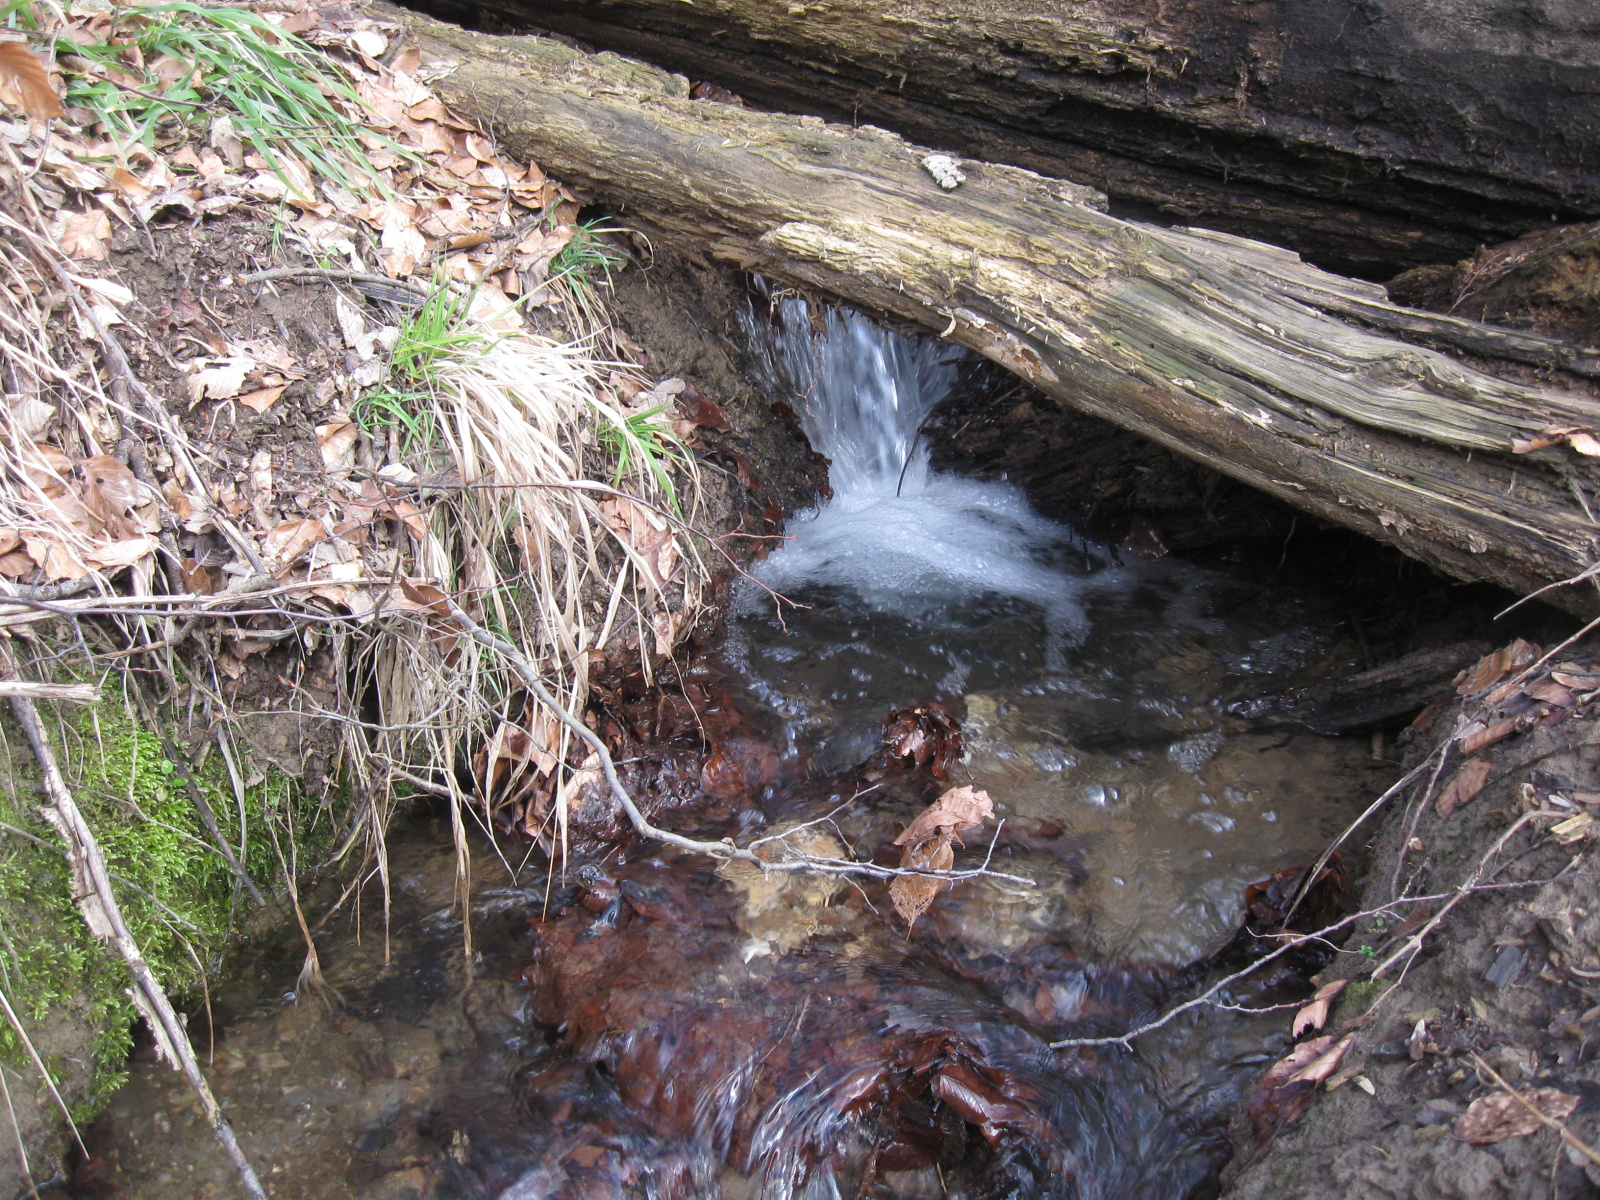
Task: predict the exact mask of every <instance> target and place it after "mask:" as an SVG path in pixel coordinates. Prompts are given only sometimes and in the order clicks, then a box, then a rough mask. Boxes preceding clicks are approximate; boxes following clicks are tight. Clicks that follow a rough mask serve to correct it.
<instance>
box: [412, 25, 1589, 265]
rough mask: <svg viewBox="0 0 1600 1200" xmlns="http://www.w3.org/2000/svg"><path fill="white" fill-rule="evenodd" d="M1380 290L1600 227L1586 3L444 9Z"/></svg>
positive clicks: (492, 27) (505, 29) (486, 26)
mask: <svg viewBox="0 0 1600 1200" xmlns="http://www.w3.org/2000/svg"><path fill="white" fill-rule="evenodd" d="M421 6H422V7H426V8H429V9H430V11H433V12H435V13H436V14H437V15H440V16H444V17H447V18H449V19H452V20H460V21H463V22H465V23H467V24H469V25H475V26H476V27H478V28H488V29H492V30H501V31H508V30H512V29H518V30H519V31H520V30H525V29H532V30H552V31H556V32H559V33H562V34H566V35H570V36H573V37H576V38H581V39H585V40H587V41H589V42H592V43H593V44H595V45H597V46H600V47H602V48H607V49H614V50H618V51H621V52H623V53H626V54H632V55H637V56H638V57H641V58H644V59H646V60H648V61H651V62H656V63H660V64H662V65H664V66H667V67H668V68H670V69H672V70H677V71H682V72H685V73H686V74H688V75H689V76H690V77H691V78H692V79H697V80H707V81H710V82H712V83H715V84H718V85H720V86H723V87H726V88H731V89H733V90H734V91H735V92H737V93H739V94H740V95H742V96H745V97H746V98H748V99H749V100H751V101H752V102H754V103H757V104H761V105H764V106H766V107H770V108H777V109H783V110H787V111H793V112H807V113H814V114H818V115H822V116H826V117H828V118H830V119H833V120H839V121H845V122H850V123H855V122H872V123H874V124H877V125H881V126H884V127H885V128H888V129H893V130H895V131H896V132H898V133H901V134H903V135H904V136H906V137H908V138H911V139H913V140H915V141H917V142H919V143H922V144H925V145H929V146H934V147H938V148H940V149H947V150H951V151H954V152H957V153H963V154H967V155H970V156H971V157H974V158H982V159H986V160H989V161H993V162H1006V163H1012V164H1015V165H1018V166H1023V167H1028V168H1030V169H1032V170H1036V171H1039V172H1040V173H1042V174H1046V175H1052V176H1057V177H1060V178H1064V179H1071V180H1075V181H1077V182H1079V183H1083V184H1087V185H1090V186H1093V187H1096V188H1099V189H1101V190H1102V191H1105V192H1106V193H1107V194H1108V195H1110V197H1111V198H1112V200H1113V203H1118V202H1124V203H1128V204H1132V205H1138V206H1148V208H1149V209H1150V210H1151V211H1158V212H1160V213H1162V214H1166V215H1167V216H1168V217H1170V218H1171V219H1174V220H1177V221H1181V222H1184V223H1192V224H1200V225H1206V226H1208V227H1211V228H1217V229H1223V230H1226V231H1230V232H1233V233H1237V234H1242V235H1245V236H1249V237H1254V238H1260V239H1263V240H1265V241H1270V242H1273V243H1275V244H1278V245H1285V246H1289V247H1292V248H1293V249H1295V250H1298V251H1300V252H1302V253H1304V254H1306V255H1307V257H1308V258H1310V259H1311V260H1312V261H1316V262H1319V263H1321V264H1323V265H1326V266H1329V267H1332V268H1334V269H1338V270H1343V271H1347V272H1351V273H1355V274H1362V275H1366V276H1367V277H1371V278H1380V277H1387V276H1388V275H1391V274H1394V273H1395V272H1396V271H1397V270H1400V269H1404V268H1406V267H1411V266H1416V265H1419V264H1421V263H1426V262H1440V261H1453V260H1455V259H1458V258H1462V257H1465V256H1466V255H1467V254H1470V253H1471V252H1472V251H1473V250H1474V249H1475V248H1476V247H1477V246H1478V245H1481V244H1484V243H1495V242H1500V241H1504V240H1506V239H1508V238H1511V237H1514V236H1516V235H1518V234H1521V233H1523V232H1525V231H1527V230H1529V229H1532V228H1536V227H1540V226H1544V225H1549V224H1555V223H1557V222H1558V221H1570V220H1578V219H1582V218H1583V217H1586V216H1595V215H1600V15H1597V10H1596V9H1595V7H1594V6H1593V5H1592V4H1589V3H1585V2H1583V0H1567V2H1565V3H1553V4H1550V3H1547V4H1538V5H1525V4H1515V5H1511V4H1504V3H1500V2H1498V0H1363V2H1362V3H1359V4H1355V3H1349V2H1346V0H1339V2H1337V3H1336V2H1334V0H1292V2H1287V0H1279V2H1267V3H1253V4H1223V3H1199V4H1178V5H1174V4H1170V3H1167V2H1166V0H1073V2H1072V3H1070V4H1069V3H1066V2H1064V0H1015V2H1008V3H1006V4H1004V5H996V4H965V3H952V2H951V0H858V2H853V3H850V4H839V3H836V2H835V0H796V2H794V3H786V4H774V3H770V2H769V0H695V2H692V3H685V2H684V0H538V2H537V3H535V2H534V0H422V3H421Z"/></svg>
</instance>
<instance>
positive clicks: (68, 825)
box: [11, 697, 267, 1200]
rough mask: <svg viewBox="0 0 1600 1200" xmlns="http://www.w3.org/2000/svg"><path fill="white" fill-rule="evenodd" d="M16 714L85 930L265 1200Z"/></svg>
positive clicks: (22, 715) (88, 843)
mask: <svg viewBox="0 0 1600 1200" xmlns="http://www.w3.org/2000/svg"><path fill="white" fill-rule="evenodd" d="M11 711H12V713H13V714H14V715H15V717H16V719H17V724H18V725H20V726H21V727H22V732H23V735H24V736H25V737H26V738H27V739H28V745H29V746H30V747H31V748H32V749H33V753H34V757H35V758H36V759H38V762H39V771H40V774H41V775H42V776H43V777H44V786H45V793H46V795H48V796H49V797H50V801H51V803H50V805H49V806H48V807H46V808H43V809H41V810H40V811H41V814H42V815H43V816H44V818H45V820H47V821H48V822H49V823H50V825H51V826H52V827H53V828H54V829H55V830H56V832H57V833H59V834H60V835H61V837H62V838H63V839H64V840H65V842H66V844H67V847H68V862H69V863H70V864H71V868H72V876H73V886H74V893H75V895H76V897H77V903H78V911H79V912H80V913H81V914H82V916H83V919H84V923H85V924H86V925H88V927H89V931H90V932H91V933H93V934H94V935H95V937H97V938H99V939H100V940H101V941H104V942H109V943H110V944H111V945H112V946H113V947H114V948H115V949H116V951H117V953H118V954H120V955H121V956H122V960H123V961H124V962H125V963H126V964H127V966H128V972H129V974H130V975H132V976H133V984H134V986H133V991H132V996H133V1000H134V1003H135V1005H136V1006H137V1007H138V1009H139V1010H140V1013H141V1015H142V1016H143V1017H144V1018H145V1020H146V1021H147V1022H148V1023H149V1025H150V1029H151V1031H152V1032H153V1033H154V1034H155V1038H156V1045H157V1047H158V1048H159V1049H160V1051H161V1052H162V1054H163V1055H164V1056H165V1057H167V1058H168V1059H169V1060H170V1061H172V1062H173V1063H174V1064H175V1065H177V1066H178V1067H179V1068H180V1069H181V1070H182V1071H183V1073H184V1075H185V1076H186V1077H187V1079H188V1081H189V1086H190V1087H191V1088H193V1089H194V1092H195V1095H196V1097H198V1099H199V1101H200V1107H201V1110H202V1111H203V1112H204V1113H205V1115H206V1119H207V1121H208V1122H209V1123H210V1125H211V1128H212V1131H213V1132H214V1133H215V1134H216V1137H217V1141H218V1142H219V1143H221V1145H222V1148H223V1150H224V1152H226V1154H227V1155H228V1158H229V1159H230V1160H231V1161H232V1163H233V1166H234V1170H235V1171H236V1172H237V1173H238V1176H239V1182H240V1183H241V1184H242V1185H243V1187H244V1190H245V1191H246V1192H247V1193H248V1194H249V1195H250V1196H251V1197H252V1200H267V1193H266V1191H265V1190H264V1189H263V1188H262V1186H261V1181H260V1180H259V1179H258V1178H257V1177H256V1173H255V1170H254V1168H252V1167H251V1166H250V1160H249V1159H248V1158H246V1157H245V1153H244V1149H243V1148H242V1147H241V1146H240V1145H239V1140H238V1138H237V1137H235V1136H234V1132H233V1127H232V1126H231V1125H230V1124H229V1123H228V1119H227V1118H226V1117H225V1116H224V1115H223V1113H222V1110H221V1108H220V1107H218V1105H217V1100H216V1097H215V1096H214V1095H213V1094H212V1092H211V1087H210V1085H209V1084H208V1083H207V1082H206V1078H205V1075H204V1074H203V1073H202V1072H201V1070H200V1063H199V1061H198V1060H197V1059H196V1058H195V1056H194V1049H193V1047H191V1046H190V1044H189V1035H188V1032H187V1031H186V1030H185V1029H184V1027H183V1023H182V1022H181V1021H180V1020H179V1019H178V1014H177V1013H176V1012H174V1011H173V1008H172V1003H171V1001H169V1000H168V999H167V995H166V992H164V991H163V990H162V988H161V984H160V982H159V981H158V980H157V979H156V977H155V974H154V972H152V971H151V970H150V964H149V963H147V962H146V961H145V958H144V954H143V952H142V951H141V950H140V949H139V944H138V942H136V941H135V940H134V937H133V934H132V933H131V932H129V930H128V926H127V923H126V922H125V921H124V920H123V918H122V909H121V907H120V906H119V905H118V903H117V898H116V893H115V891H114V890H113V889H112V886H111V877H110V873H109V872H108V871H107V870H106V862H105V855H104V854H102V853H101V850H100V843H99V841H98V840H97V839H96V838H95V836H94V831H93V830H91V829H90V828H89V823H88V822H87V821H85V820H84V817H83V813H82V811H81V810H80V809H79V808H78V804H77V801H76V800H74V799H73V796H72V792H71V791H70V790H69V789H68V787H67V783H66V780H65V779H64V778H63V777H62V775H61V768H60V766H59V765H58V764H57V762H56V756H55V751H54V750H53V749H52V748H51V746H50V742H49V738H48V736H47V735H46V734H45V730H44V725H43V724H42V723H41V722H40V720H39V714H38V712H37V710H35V708H34V707H33V702H32V701H31V700H28V699H26V698H25V697H14V698H13V699H12V701H11Z"/></svg>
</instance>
